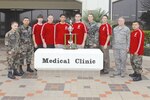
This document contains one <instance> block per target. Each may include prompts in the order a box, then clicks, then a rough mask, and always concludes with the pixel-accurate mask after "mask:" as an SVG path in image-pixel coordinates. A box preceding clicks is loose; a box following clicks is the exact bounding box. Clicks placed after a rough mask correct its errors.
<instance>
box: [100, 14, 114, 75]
mask: <svg viewBox="0 0 150 100" xmlns="http://www.w3.org/2000/svg"><path fill="white" fill-rule="evenodd" d="M107 21H108V16H107V15H104V16H103V17H102V25H101V26H100V28H99V45H100V49H101V51H102V52H103V53H104V66H103V70H101V71H100V73H102V74H108V73H109V68H110V60H109V46H110V36H111V34H112V28H111V26H110V25H109V24H108V22H107Z"/></svg>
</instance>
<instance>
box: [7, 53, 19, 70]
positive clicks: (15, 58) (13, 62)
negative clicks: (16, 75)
mask: <svg viewBox="0 0 150 100" xmlns="http://www.w3.org/2000/svg"><path fill="white" fill-rule="evenodd" d="M7 63H8V70H9V71H11V70H14V69H17V67H18V66H19V65H20V55H19V54H18V53H12V54H7Z"/></svg>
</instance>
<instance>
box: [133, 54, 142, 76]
mask: <svg viewBox="0 0 150 100" xmlns="http://www.w3.org/2000/svg"><path fill="white" fill-rule="evenodd" d="M130 62H131V66H132V68H133V70H134V71H135V72H136V73H137V74H141V73H142V72H143V71H142V56H138V55H130Z"/></svg>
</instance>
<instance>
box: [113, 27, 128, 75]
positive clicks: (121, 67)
mask: <svg viewBox="0 0 150 100" xmlns="http://www.w3.org/2000/svg"><path fill="white" fill-rule="evenodd" d="M129 43H130V29H129V28H128V27H127V26H124V27H120V26H117V27H115V28H114V30H113V35H112V46H113V50H114V58H115V64H116V74H122V75H124V74H125V71H126V60H127V49H129Z"/></svg>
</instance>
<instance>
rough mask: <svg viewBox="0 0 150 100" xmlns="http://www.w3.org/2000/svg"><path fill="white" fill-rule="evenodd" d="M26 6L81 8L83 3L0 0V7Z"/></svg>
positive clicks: (26, 7) (28, 7) (55, 0)
mask: <svg viewBox="0 0 150 100" xmlns="http://www.w3.org/2000/svg"><path fill="white" fill-rule="evenodd" d="M11 8H24V9H80V10H81V11H82V3H80V2H77V1H69V0H68V1H66V2H64V1H63V0H62V1H57V0H53V1H51V0H26V1H25V0H0V9H11Z"/></svg>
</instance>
